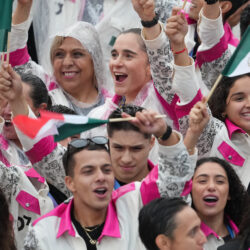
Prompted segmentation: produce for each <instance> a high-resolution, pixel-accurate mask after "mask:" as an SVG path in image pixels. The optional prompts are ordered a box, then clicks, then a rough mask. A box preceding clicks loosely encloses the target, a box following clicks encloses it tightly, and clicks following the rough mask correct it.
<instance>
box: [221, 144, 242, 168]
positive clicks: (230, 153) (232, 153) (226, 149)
mask: <svg viewBox="0 0 250 250" xmlns="http://www.w3.org/2000/svg"><path fill="white" fill-rule="evenodd" d="M218 150H219V152H220V153H221V154H222V155H223V157H224V159H225V160H226V161H227V162H230V163H232V164H234V165H236V166H240V167H242V166H243V165H244V162H245V158H243V157H242V156H241V155H240V154H239V153H238V152H237V151H236V150H235V149H234V148H232V147H231V146H230V145H229V144H227V143H226V142H225V141H224V142H222V143H221V144H220V146H219V147H218Z"/></svg>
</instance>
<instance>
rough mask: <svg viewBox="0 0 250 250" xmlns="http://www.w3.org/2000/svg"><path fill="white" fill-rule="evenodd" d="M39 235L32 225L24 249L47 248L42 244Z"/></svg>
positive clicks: (42, 249)
mask: <svg viewBox="0 0 250 250" xmlns="http://www.w3.org/2000/svg"><path fill="white" fill-rule="evenodd" d="M41 244H42V243H41V241H40V240H39V236H38V235H37V233H36V231H35V229H34V228H33V227H32V226H31V225H30V226H29V231H28V233H27V235H26V237H25V239H24V248H23V249H24V250H45V249H47V248H45V247H44V246H42V245H41Z"/></svg>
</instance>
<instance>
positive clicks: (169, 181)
mask: <svg viewBox="0 0 250 250" xmlns="http://www.w3.org/2000/svg"><path fill="white" fill-rule="evenodd" d="M178 135H179V137H180V141H179V142H178V143H177V144H176V145H173V146H162V145H160V146H159V165H158V166H155V167H154V168H153V169H152V170H151V172H150V173H149V175H148V176H147V177H146V178H145V179H144V180H143V181H142V183H141V187H140V192H141V197H142V202H143V204H144V205H145V204H147V203H148V202H150V201H151V200H153V199H155V198H158V197H176V196H177V197H178V196H181V194H182V191H183V189H184V186H185V184H186V182H187V181H189V180H190V179H191V177H192V176H193V172H194V168H195V163H196V156H194V157H192V158H190V157H189V154H188V152H187V150H186V147H185V146H184V144H183V139H182V135H181V134H179V133H178Z"/></svg>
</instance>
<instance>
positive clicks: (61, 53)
mask: <svg viewBox="0 0 250 250" xmlns="http://www.w3.org/2000/svg"><path fill="white" fill-rule="evenodd" d="M63 56H64V53H63V52H62V51H58V52H56V53H55V57H57V58H62V57H63Z"/></svg>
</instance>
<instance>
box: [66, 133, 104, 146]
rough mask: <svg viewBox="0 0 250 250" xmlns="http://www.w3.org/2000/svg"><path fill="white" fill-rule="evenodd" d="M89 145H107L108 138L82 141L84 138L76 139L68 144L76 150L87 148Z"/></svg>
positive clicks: (101, 137)
mask: <svg viewBox="0 0 250 250" xmlns="http://www.w3.org/2000/svg"><path fill="white" fill-rule="evenodd" d="M89 144H96V145H107V144H108V138H107V137H104V136H95V137H93V138H87V139H82V138H80V139H75V140H72V141H71V142H70V143H69V144H68V148H69V147H73V148H76V149H81V148H85V147H87V146H88V145H89Z"/></svg>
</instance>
